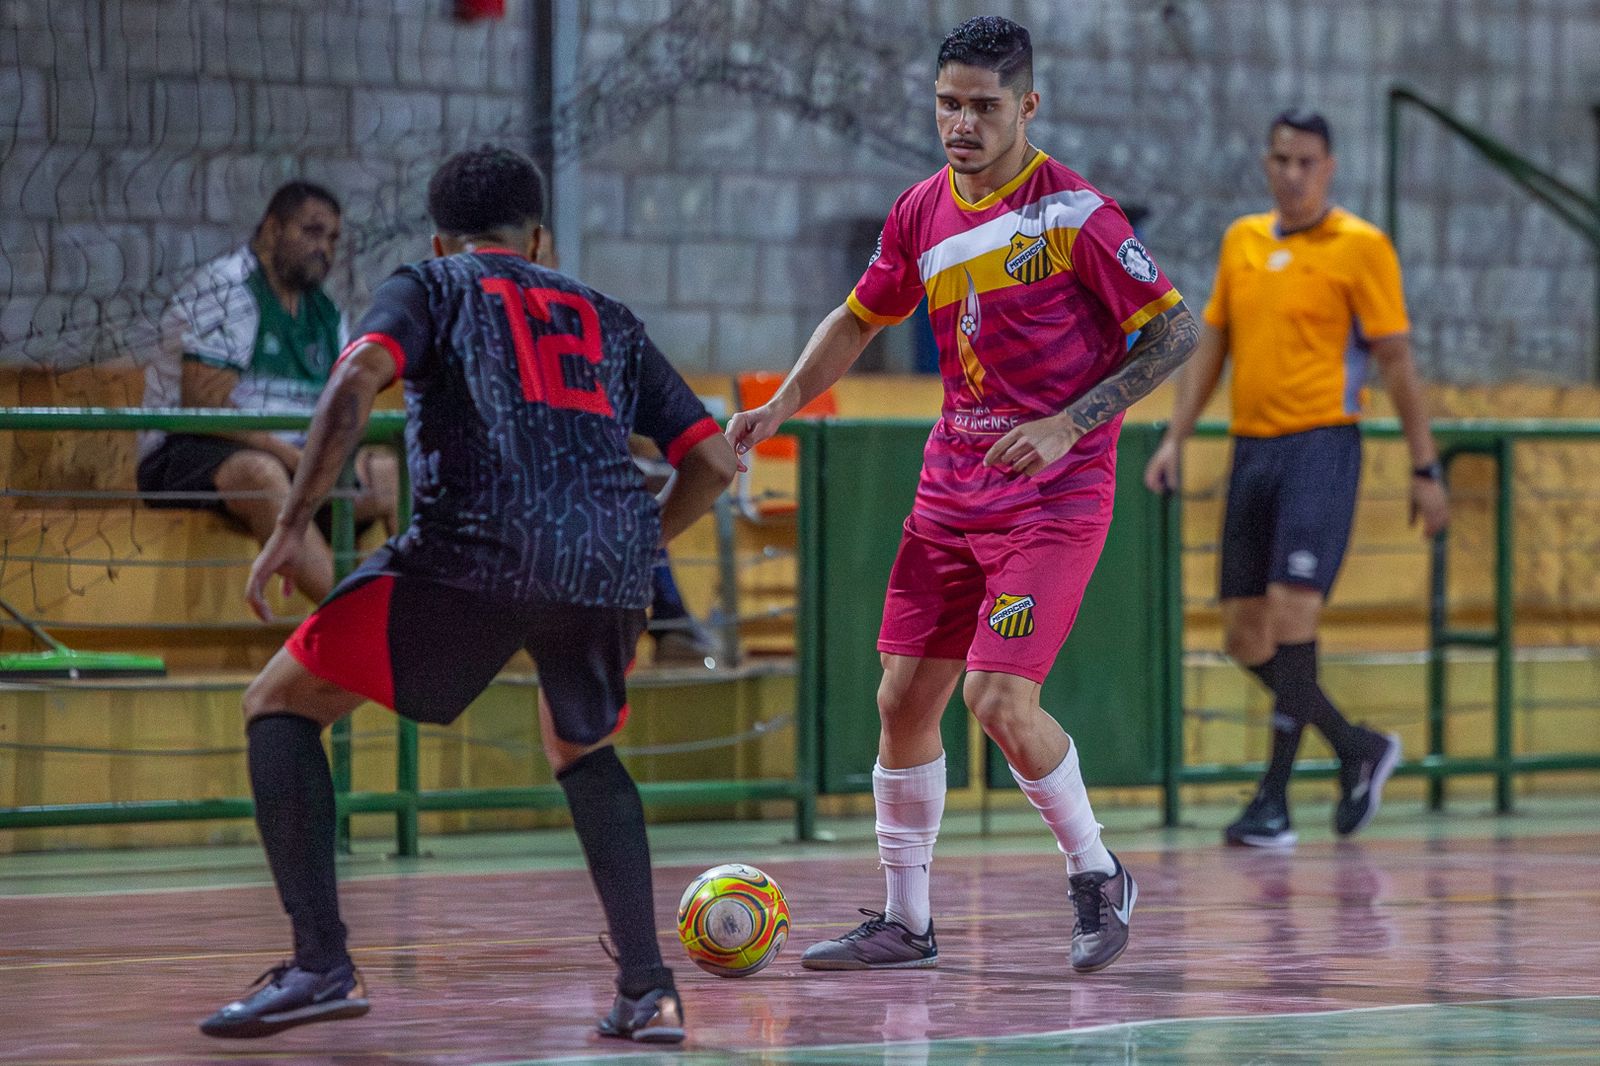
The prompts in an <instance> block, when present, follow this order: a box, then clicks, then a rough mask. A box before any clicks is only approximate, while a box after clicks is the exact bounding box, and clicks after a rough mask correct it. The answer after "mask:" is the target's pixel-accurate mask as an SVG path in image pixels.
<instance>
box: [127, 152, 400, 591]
mask: <svg viewBox="0 0 1600 1066" xmlns="http://www.w3.org/2000/svg"><path fill="white" fill-rule="evenodd" d="M339 215H340V211H339V202H338V200H336V199H334V196H333V194H332V193H330V192H329V191H328V190H327V189H324V188H322V187H320V186H317V185H313V184H311V183H310V182H304V181H293V182H290V183H288V184H287V185H284V186H283V187H282V188H280V189H279V190H278V191H277V192H275V193H273V194H272V198H271V200H270V201H269V202H268V204H267V209H266V213H265V214H264V215H263V216H262V219H261V221H260V223H259V224H257V226H256V230H255V234H254V235H253V236H252V237H251V239H250V241H249V243H248V244H245V245H244V246H242V247H240V248H237V249H235V250H234V251H232V252H229V253H228V254H227V255H224V256H222V257H220V258H218V259H214V260H212V261H211V262H209V263H207V264H205V265H204V266H202V267H201V268H200V269H199V270H198V271H197V272H196V273H195V275H194V277H192V278H191V279H189V281H187V282H186V283H184V284H183V285H182V286H181V287H180V288H179V289H178V291H177V292H176V293H174V294H173V296H172V299H171V300H170V301H168V303H167V307H166V309H165V311H163V313H162V316H161V346H160V353H159V356H158V358H157V359H156V360H155V361H154V362H153V363H152V364H151V365H150V367H149V368H148V369H147V370H146V373H145V398H144V402H145V405H146V406H147V407H236V408H238V409H240V410H242V411H253V412H274V413H280V412H297V413H298V412H304V413H306V414H309V413H310V412H311V411H312V409H313V408H314V407H315V406H316V402H317V397H318V395H319V394H320V393H321V391H322V387H323V385H324V384H326V383H327V380H328V375H329V373H330V372H331V371H332V369H333V363H334V360H335V359H336V358H337V357H338V355H339V352H340V350H341V348H342V347H343V345H344V343H345V341H346V340H347V337H346V332H347V329H348V327H347V325H346V323H345V320H344V316H343V315H341V314H340V312H339V310H338V308H337V307H335V306H334V303H333V301H332V300H331V299H329V298H328V295H327V293H325V292H324V291H323V289H322V282H323V280H324V279H325V278H326V277H327V276H328V271H329V270H330V269H331V267H332V265H333V256H334V251H335V247H336V245H337V244H338V240H339ZM303 444H304V434H303V433H301V432H289V433H274V432H260V431H250V432H239V433H225V434H224V433H218V434H197V433H148V434H145V435H144V437H143V439H141V441H140V447H139V456H140V459H139V470H138V482H139V490H140V491H141V492H144V493H152V494H157V493H159V494H182V493H192V494H195V495H190V496H182V495H159V496H154V497H153V498H151V499H149V500H148V503H149V505H150V506H152V507H215V508H217V509H219V510H220V511H222V512H223V513H224V514H226V515H228V516H230V517H231V518H233V519H235V520H237V521H238V522H240V523H242V524H243V525H244V526H245V528H246V529H248V530H249V531H250V533H251V534H252V535H253V536H254V537H255V538H256V540H257V541H258V542H262V543H264V542H265V541H266V539H267V538H268V537H269V536H270V535H271V534H272V530H273V525H274V523H275V521H276V519H277V515H278V511H279V509H280V507H281V505H282V503H283V500H284V498H285V497H286V496H287V495H288V493H289V483H290V480H291V478H292V477H293V476H294V470H295V467H296V466H297V465H298V463H299V462H300V451H301V447H302V445H303ZM356 468H357V476H358V478H359V480H360V484H361V486H362V487H361V488H360V490H359V495H358V497H357V499H356V520H357V521H358V522H368V523H370V522H372V521H382V522H383V523H384V524H385V527H386V528H387V529H388V531H389V532H390V533H393V532H394V513H395V495H396V491H397V487H398V484H399V468H398V463H397V460H396V457H395V456H394V455H393V454H392V453H391V452H389V451H388V450H386V449H378V448H373V449H363V450H362V451H361V452H360V453H359V454H358V455H357V458H356ZM205 494H216V496H215V497H208V496H207V495H205ZM306 542H307V545H308V546H309V548H310V550H309V551H308V552H307V553H306V554H305V555H304V556H303V557H302V558H304V559H305V562H304V564H303V565H302V566H301V567H300V568H299V570H298V571H297V572H296V573H295V574H294V575H293V578H292V581H293V584H294V586H295V587H296V588H297V589H299V590H300V591H301V592H303V593H304V594H305V595H307V596H308V597H310V598H311V599H312V600H314V601H318V602H320V601H321V600H322V599H323V598H324V597H325V596H327V594H328V592H329V591H330V590H331V589H332V587H333V553H332V551H331V550H330V549H329V547H328V542H327V537H326V532H325V531H319V530H318V529H317V528H315V527H312V528H310V529H309V530H308V531H307V533H306Z"/></svg>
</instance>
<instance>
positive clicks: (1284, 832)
mask: <svg viewBox="0 0 1600 1066" xmlns="http://www.w3.org/2000/svg"><path fill="white" fill-rule="evenodd" d="M1222 839H1223V840H1225V841H1227V842H1228V843H1229V844H1231V845H1233V846H1234V847H1236V848H1289V847H1293V846H1294V843H1295V841H1297V840H1299V839H1300V837H1299V835H1298V834H1296V833H1295V831H1294V828H1293V827H1292V826H1291V825H1290V824H1289V801H1288V800H1287V799H1285V798H1284V797H1283V796H1269V795H1267V794H1266V793H1264V792H1257V793H1256V795H1255V799H1253V800H1251V801H1250V805H1249V806H1247V807H1246V808H1245V809H1244V813H1243V814H1241V815H1239V817H1238V818H1235V819H1234V820H1233V823H1232V824H1231V825H1229V826H1228V828H1226V829H1224V830H1223V831H1222Z"/></svg>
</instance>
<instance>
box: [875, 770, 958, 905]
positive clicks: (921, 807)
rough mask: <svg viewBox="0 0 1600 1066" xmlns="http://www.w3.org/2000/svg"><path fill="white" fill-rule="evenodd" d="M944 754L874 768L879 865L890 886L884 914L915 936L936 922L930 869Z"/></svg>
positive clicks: (940, 805) (940, 804)
mask: <svg viewBox="0 0 1600 1066" xmlns="http://www.w3.org/2000/svg"><path fill="white" fill-rule="evenodd" d="M944 792H945V777H944V754H943V753H942V752H941V753H940V755H939V757H938V758H937V759H935V760H933V762H930V763H924V764H923V765H921V766H908V767H906V768H905V769H903V770H885V769H884V768H883V767H882V766H879V765H877V764H874V765H873V767H872V798H873V800H874V801H875V802H876V805H877V811H878V864H879V865H880V866H882V867H883V874H884V879H885V880H886V881H887V882H888V901H887V902H886V903H884V905H883V913H884V914H885V915H886V916H887V917H888V919H889V920H890V921H892V922H899V923H900V924H901V925H903V926H905V927H906V928H907V929H909V930H911V931H912V932H913V933H918V934H920V933H924V932H927V929H928V923H930V922H931V921H932V920H933V913H932V908H931V906H930V905H929V903H928V865H929V864H930V863H931V862H933V842H934V841H935V840H937V839H938V837H939V819H940V818H941V817H943V816H944Z"/></svg>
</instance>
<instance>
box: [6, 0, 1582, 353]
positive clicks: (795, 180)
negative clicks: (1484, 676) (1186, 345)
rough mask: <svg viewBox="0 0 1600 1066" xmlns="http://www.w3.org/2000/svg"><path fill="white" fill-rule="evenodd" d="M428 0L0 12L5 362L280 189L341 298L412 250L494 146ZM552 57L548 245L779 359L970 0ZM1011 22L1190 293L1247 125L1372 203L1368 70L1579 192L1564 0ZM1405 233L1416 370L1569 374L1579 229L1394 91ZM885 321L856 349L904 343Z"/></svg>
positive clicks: (626, 36)
mask: <svg viewBox="0 0 1600 1066" xmlns="http://www.w3.org/2000/svg"><path fill="white" fill-rule="evenodd" d="M444 7H445V5H444V4H443V3H442V2H435V0H393V2H388V3H361V2H359V0H218V2H214V3H201V2H199V0H7V2H6V3H4V4H0V363H27V364H35V365H61V366H70V365H75V364H77V363H81V362H84V361H89V360H94V359H103V358H113V357H117V356H122V355H128V354H138V353H139V348H140V345H142V344H144V343H146V342H147V339H148V330H149V321H148V319H149V317H150V313H151V312H150V309H151V308H152V307H154V308H159V306H160V302H161V298H162V297H163V296H164V295H165V293H166V292H169V291H170V290H171V288H173V287H174V286H176V285H177V284H178V283H179V282H180V281H181V280H182V279H183V277H184V276H185V275H186V274H187V273H188V272H189V271H190V270H191V269H193V267H194V265H195V264H196V262H198V261H200V260H202V259H204V258H206V257H208V256H210V255H213V254H215V253H216V252H218V251H220V250H222V249H224V248H226V247H228V246H229V245H231V244H233V243H234V242H235V241H237V240H241V239H243V237H244V236H245V235H246V234H247V233H248V231H249V228H250V226H251V225H252V224H253V223H254V222H255V220H256V216H257V215H258V214H259V212H260V210H261V206H262V204H263V202H264V199H265V197H266V195H267V194H268V193H269V192H270V191H271V189H272V187H273V186H275V185H276V184H277V183H278V182H279V181H281V180H284V179H286V178H288V177H292V176H297V175H305V176H309V177H312V178H314V179H317V180H323V181H326V182H327V183H328V184H330V186H332V187H333V188H334V189H335V190H336V191H338V192H339V193H340V194H341V195H342V196H343V197H344V199H345V201H346V207H347V212H346V218H345V225H346V230H347V232H348V233H349V234H350V238H351V239H350V242H349V246H348V248H349V251H350V252H351V254H350V255H349V256H348V257H347V261H346V262H345V263H344V264H343V266H342V268H341V269H340V270H339V272H338V274H337V276H336V278H335V285H334V288H335V291H336V293H337V294H338V295H340V296H341V298H342V299H344V300H345V301H346V302H347V303H348V304H350V305H352V306H358V305H359V303H360V302H361V300H362V299H363V298H364V296H365V294H366V292H367V291H368V290H369V289H370V286H371V285H372V284H373V283H375V282H376V281H377V280H380V279H381V278H382V277H383V276H384V275H385V274H386V273H387V272H388V271H389V270H390V269H391V268H392V267H393V265H394V264H395V263H396V262H398V261H400V260H403V259H405V258H411V257H415V256H417V255H419V254H424V252H425V247H426V246H425V244H424V243H423V240H424V238H425V236H426V233H427V227H426V221H425V218H424V216H423V197H424V186H425V183H426V180H427V176H428V174H429V173H430V172H431V170H432V168H433V166H434V165H435V163H436V162H437V160H438V158H439V157H440V156H441V154H443V153H444V152H446V151H448V150H450V149H453V148H455V147H459V146H461V145H464V144H468V143H475V142H477V141H481V140H484V139H489V138H502V139H508V140H510V141H512V142H513V143H522V142H523V140H524V138H525V137H526V135H527V133H528V130H529V128H530V122H531V119H530V116H529V115H528V114H527V112H526V107H527V103H526V75H527V71H528V69H529V65H530V63H529V55H528V42H527V36H526V27H525V24H524V21H523V20H524V19H525V17H526V15H527V7H526V6H525V5H522V4H519V3H513V4H512V5H510V11H511V15H510V17H509V18H507V19H506V20H505V21H504V22H502V23H498V24H478V25H472V26H460V25H457V24H455V23H452V22H451V21H449V20H448V19H447V18H446V17H445V15H444ZM558 9H559V11H560V13H561V14H560V16H559V17H560V18H561V19H563V20H564V23H563V24H564V25H565V26H567V27H568V28H569V29H570V30H571V31H572V33H573V36H574V39H575V40H576V42H577V43H576V46H575V47H574V49H573V55H574V56H575V61H574V65H575V66H576V68H577V74H576V76H575V80H574V81H573V83H572V84H570V85H567V86H565V87H564V89H563V93H564V95H563V98H562V101H561V105H562V106H561V109H560V111H559V114H558V118H557V127H556V130H555V134H556V141H557V144H558V145H559V146H560V147H561V150H562V152H563V158H565V159H567V160H570V161H572V163H571V165H572V166H573V167H575V169H576V174H577V179H576V180H575V181H573V182H571V183H570V185H569V186H568V187H566V189H565V192H566V195H567V202H566V203H565V204H564V212H563V214H562V215H561V216H560V217H561V218H562V219H564V220H565V221H566V223H567V225H568V227H569V230H570V231H569V232H565V233H562V234H559V235H558V236H559V237H560V240H561V244H562V246H563V247H565V248H568V249H572V250H573V251H572V254H569V255H568V257H567V260H566V266H567V267H568V268H569V269H571V270H573V271H574V272H575V273H577V274H579V275H580V276H582V277H583V278H584V279H585V280H587V281H589V282H591V283H592V284H595V285H597V286H599V287H601V288H603V289H605V290H607V291H610V292H612V293H614V294H615V295H617V296H619V297H622V298H623V299H625V300H627V301H629V302H630V303H632V304H634V305H635V306H636V307H637V309H638V310H639V312H640V313H641V314H642V315H643V316H644V317H646V318H647V320H648V321H649V323H650V325H651V328H652V329H653V330H654V331H655V332H656V333H657V334H659V335H660V338H661V340H662V343H663V346H664V347H666V348H667V349H668V350H669V352H670V354H672V355H673V357H674V358H675V359H676V360H677V361H678V363H679V364H680V365H681V366H682V367H684V368H685V369H689V370H707V371H718V372H722V371H731V370H736V369H740V368H744V367H782V366H786V365H788V364H789V363H790V362H791V361H792V360H793V358H794V356H795V354H796V351H797V346H798V345H799V344H800V343H803V341H804V339H805V337H807V336H808V335H809V333H810V331H811V329H812V327H813V326H814V325H815V323H816V322H817V320H818V319H820V318H821V317H822V315H824V314H825V313H826V312H827V311H828V310H829V309H831V308H832V307H834V306H835V305H836V304H837V303H838V302H839V300H840V299H841V298H842V296H843V295H844V294H845V293H846V292H847V291H848V290H849V288H850V286H851V284H852V283H853V282H854V280H855V278H856V277H857V275H858V273H859V270H860V268H861V265H862V261H863V258H864V256H865V254H866V252H867V251H868V250H869V248H870V243H871V238H872V232H873V230H874V229H875V227H876V226H877V225H878V224H879V223H880V222H881V220H882V217H883V214H884V212H885V211H886V210H887V209H888V206H889V204H890V203H891V202H892V201H893V199H894V197H895V196H896V195H897V194H898V193H899V192H900V191H901V190H902V189H903V188H905V187H906V186H907V185H909V184H910V183H912V182H914V181H917V180H919V179H920V178H922V177H924V176H926V175H927V174H929V173H931V172H932V171H933V170H934V169H935V168H937V167H938V166H939V165H941V163H942V159H941V156H940V155H939V152H938V150H937V144H936V143H935V140H934V137H933V131H932V101H931V97H930V92H929V87H930V83H931V75H932V71H931V66H932V58H933V55H934V52H935V50H936V48H937V45H938V41H939V39H940V36H941V35H942V33H943V32H944V31H945V30H946V29H948V28H949V27H950V26H952V25H954V24H955V23H956V22H958V21H960V20H961V19H963V18H965V17H967V16H969V15H971V14H974V13H977V12H978V11H979V5H978V4H977V3H975V2H968V0H917V2H913V0H589V2H583V3H579V2H577V0H561V2H560V3H558ZM984 9H985V10H996V11H999V12H1001V13H1004V14H1010V15H1012V16H1013V17H1016V18H1018V19H1019V20H1021V21H1023V22H1024V23H1026V24H1028V25H1029V26H1030V27H1031V28H1032V30H1033V32H1034V37H1035V44H1036V50H1037V73H1038V84H1039V89H1040V91H1041V93H1042V95H1043V112H1042V116H1041V119H1040V121H1039V123H1038V124H1037V125H1036V127H1035V130H1034V139H1035V140H1036V142H1037V143H1039V144H1040V145H1041V146H1042V147H1044V148H1046V149H1047V150H1048V151H1050V152H1051V153H1052V154H1054V155H1056V156H1057V157H1058V158H1060V159H1062V160H1063V161H1065V162H1066V163H1067V164H1068V165H1070V166H1073V167H1074V168H1076V169H1078V170H1080V171H1082V172H1083V173H1084V174H1085V175H1086V176H1087V177H1088V178H1089V179H1090V180H1091V181H1093V182H1095V183H1096V184H1097V185H1099V186H1100V187H1101V188H1102V189H1104V190H1105V191H1107V192H1108V193H1110V194H1112V195H1114V196H1116V197H1118V198H1119V199H1122V200H1125V201H1130V202H1138V203H1141V204H1144V205H1145V206H1147V207H1148V208H1149V209H1150V211H1151V214H1150V217H1149V219H1148V221H1147V222H1146V224H1145V230H1146V236H1147V238H1148V241H1149V243H1150V244H1151V246H1152V247H1153V249H1154V250H1155V251H1156V253H1157V255H1158V257H1159V258H1160V259H1161V261H1162V263H1163V265H1164V266H1165V267H1166V268H1167V270H1168V272H1169V273H1170V274H1171V275H1172V277H1173V278H1174V280H1175V281H1176V282H1177V283H1178V285H1179V287H1180V288H1181V289H1182V290H1183V291H1184V292H1185V293H1186V294H1187V295H1188V297H1189V298H1190V301H1191V303H1193V304H1197V305H1198V304H1200V303H1202V302H1203V301H1204V299H1205V297H1206V296H1207V290H1208V289H1209V287H1210V284H1211V271H1212V265H1213V261H1214V256H1215V252H1216V248H1217V243H1218V240H1219V238H1220V235H1221V233H1222V231H1223V229H1224V227H1225V226H1226V225H1227V223H1228V222H1229V220H1231V219H1232V218H1233V217H1235V216H1237V215H1239V214H1241V213H1244V212H1246V211H1253V210H1260V209H1263V208H1264V207H1265V206H1266V205H1267V200H1266V195H1265V190H1264V188H1263V184H1262V181H1261V177H1260V165H1259V156H1260V152H1261V140H1262V132H1263V131H1262V126H1263V125H1264V123H1265V122H1266V120H1267V119H1268V117H1270V115H1271V114H1272V113H1273V112H1274V111H1276V110H1277V109H1278V108H1279V107H1280V106H1284V105H1287V104H1290V103H1303V104H1308V105H1311V106H1314V107H1317V108H1319V109H1321V110H1323V111H1325V112H1326V113H1327V114H1328V115H1329V117H1330V119H1331V120H1332V121H1333V123H1334V126H1335V132H1336V136H1337V141H1338V143H1337V148H1338V156H1339V160H1340V171H1339V177H1338V179H1337V182H1336V186H1335V192H1336V195H1337V197H1338V199H1339V200H1340V201H1341V202H1342V203H1344V204H1345V205H1346V206H1348V207H1350V208H1352V209H1353V210H1355V211H1357V212H1359V213H1362V214H1364V215H1366V216H1368V217H1369V218H1373V219H1375V220H1377V219H1378V216H1379V215H1380V214H1381V211H1382V200H1381V196H1382V188H1381V180H1382V170H1383V161H1384V149H1383V97H1384V91H1385V89H1386V88H1387V86H1388V85H1389V84H1390V83H1391V82H1393V81H1395V80H1401V79H1403V80H1405V81H1408V82H1410V83H1411V84H1413V85H1414V86H1416V87H1417V88H1418V89H1419V90H1420V91H1422V92H1423V93H1424V94H1426V95H1427V96H1429V97H1430V98H1432V99H1435V100H1437V101H1438V102H1440V103H1442V104H1444V105H1445V106H1447V107H1449V108H1451V109H1452V110H1454V111H1456V112H1458V113H1459V114H1461V115H1462V116H1463V117H1464V118H1465V119H1467V120H1468V121H1470V122H1472V123H1474V124H1476V125H1479V126H1481V127H1483V128H1484V129H1485V130H1487V131H1488V132H1489V133H1491V134H1492V135H1494V136H1496V137H1498V138H1499V139H1501V140H1503V141H1505V142H1507V143H1508V144H1510V145H1512V146H1513V147H1515V148H1517V149H1519V150H1521V151H1522V152H1524V153H1525V154H1526V155H1528V156H1529V157H1530V158H1532V159H1533V160H1535V161H1537V162H1539V163H1541V164H1543V165H1546V166H1549V167H1551V168H1553V169H1554V170H1555V171H1556V172H1557V173H1559V174H1560V175H1562V176H1563V177H1564V178H1565V179H1566V180H1567V181H1568V182H1570V183H1572V184H1574V185H1576V186H1578V187H1579V188H1581V189H1585V190H1588V189H1591V188H1592V187H1593V182H1594V166H1595V158H1596V145H1595V133H1594V128H1593V124H1592V121H1591V118H1590V115H1589V107H1590V106H1591V105H1592V104H1593V103H1595V102H1600V5H1597V4H1595V3H1594V2H1593V0H1338V2H1337V3H1334V2H1331V0H1070V2H1067V0H1059V2H1057V0H1030V2H1006V0H993V2H992V3H989V4H985V5H984ZM1402 163H1403V166H1402V176H1403V182H1402V186H1403V196H1402V215H1401V223H1402V226H1401V239H1400V251H1401V257H1402V262H1403V264H1404V266H1405V269H1406V276H1407V283H1408V290H1409V298H1410V306H1411V309H1412V312H1413V316H1414V318H1415V320H1416V336H1417V342H1418V349H1419V354H1420V357H1421V360H1422V363H1423V365H1424V367H1425V369H1426V371H1427V372H1428V373H1429V374H1430V375H1431V376H1434V377H1436V378H1441V379H1446V380H1454V381H1484V380H1499V379H1504V378H1511V377H1535V378H1544V379H1555V380H1581V379H1584V378H1586V377H1588V376H1589V375H1590V374H1591V372H1592V364H1593V359H1594V350H1595V340H1594V337H1595V331H1596V323H1595V318H1594V316H1595V309H1594V285H1595V266H1594V254H1593V252H1592V251H1591V250H1590V249H1589V248H1588V246H1587V245H1586V244H1585V243H1584V242H1583V241H1582V240H1581V239H1579V238H1578V237H1577V236H1575V235H1574V234H1572V233H1571V232H1570V231H1569V230H1567V229H1565V228H1564V227H1562V226H1561V225H1560V224H1559V223H1558V222H1556V221H1555V220H1554V219H1552V218H1551V217H1550V216H1549V215H1548V214H1547V213H1546V212H1544V211H1543V210H1542V209H1541V208H1539V207H1537V206H1536V205H1534V204H1533V203H1532V202H1531V201H1529V200H1528V199H1526V198H1525V197H1523V196H1521V195H1520V194H1518V193H1517V192H1516V191H1515V190H1514V189H1513V188H1512V187H1511V185H1510V184H1509V182H1507V181H1506V180H1505V179H1504V178H1503V177H1502V176H1501V175H1499V174H1497V173H1496V172H1494V171H1493V170H1491V169H1490V168H1489V167H1488V166H1487V165H1486V164H1484V163H1483V162H1482V161H1481V160H1479V159H1478V158H1477V157H1476V156H1474V155H1473V154H1472V153H1470V152H1469V151H1468V150H1466V149H1465V148H1464V147H1463V146H1461V145H1460V144H1459V143H1458V142H1454V141H1452V140H1450V139H1448V138H1447V137H1445V136H1444V135H1443V134H1441V133H1440V132H1439V131H1438V130H1437V129H1436V128H1435V127H1433V126H1432V125H1431V124H1429V123H1428V122H1427V121H1426V120H1425V119H1424V118H1423V117H1421V116H1420V115H1417V114H1415V113H1412V114H1408V116H1407V118H1406V123H1405V140H1404V152H1403V157H1402ZM910 347H911V337H910V335H909V332H908V331H906V330H899V331H889V333H888V334H886V343H885V344H884V345H883V348H882V350H880V351H878V352H876V353H874V355H873V356H872V358H874V359H875V360H877V362H878V363H879V364H880V365H888V366H897V365H903V364H904V363H905V362H906V360H907V359H908V358H909V351H910Z"/></svg>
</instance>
